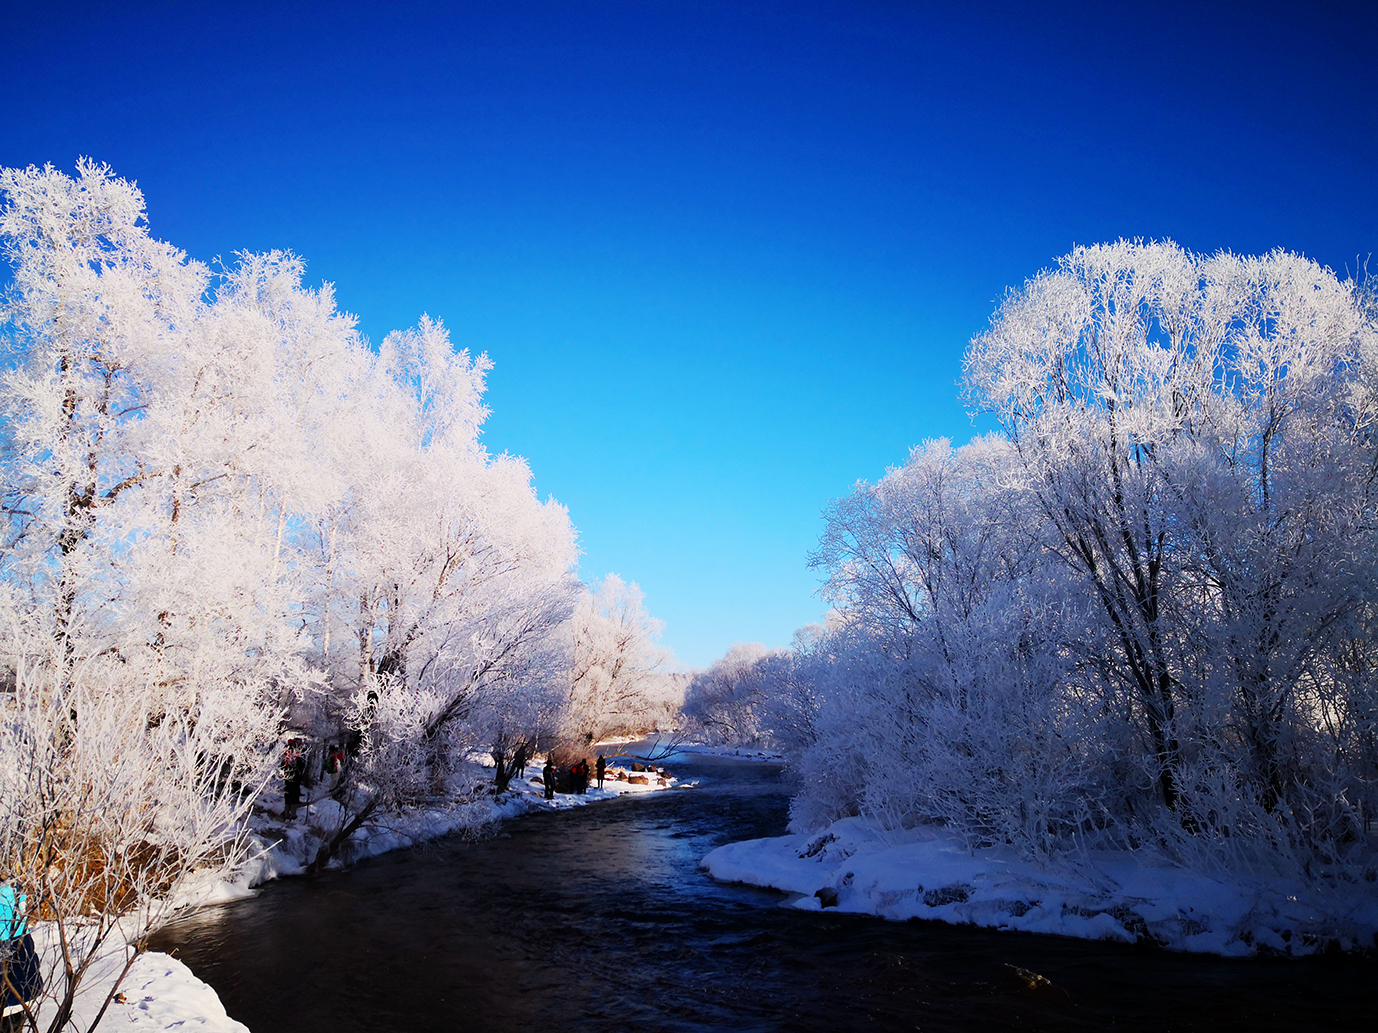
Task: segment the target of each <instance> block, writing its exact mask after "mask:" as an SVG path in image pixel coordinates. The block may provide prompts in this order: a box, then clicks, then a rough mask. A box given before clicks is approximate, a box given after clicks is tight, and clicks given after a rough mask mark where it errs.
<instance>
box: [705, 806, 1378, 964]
mask: <svg viewBox="0 0 1378 1033" xmlns="http://www.w3.org/2000/svg"><path fill="white" fill-rule="evenodd" d="M701 863H702V866H703V867H704V868H706V869H707V870H708V872H709V874H710V875H712V876H713V877H714V878H715V879H719V880H722V881H724V882H740V883H746V884H748V885H752V886H765V887H771V888H774V889H778V890H782V891H784V892H786V893H797V894H799V895H800V896H799V897H798V898H797V899H796V900H794V901H792V904H793V906H794V907H797V908H800V909H801V910H814V911H816V910H819V909H821V908H823V907H836V908H837V909H838V910H839V911H847V912H854V913H861V914H871V915H877V916H879V917H882V918H888V919H893V920H897V921H902V920H905V919H910V918H922V919H932V920H935V921H941V922H948V923H951V924H954V925H977V926H985V927H988V928H994V929H1011V930H1022V931H1025V932H1034V933H1050V934H1054V935H1059V936H1075V937H1079V938H1082V939H1093V940H1094V939H1103V940H1120V941H1125V942H1131V943H1133V942H1149V943H1155V944H1158V945H1161V946H1164V947H1168V948H1171V949H1174V950H1182V951H1196V952H1203V953H1210V954H1221V955H1226V956H1248V955H1254V954H1283V955H1305V954H1311V953H1316V952H1318V951H1323V950H1327V949H1331V948H1333V947H1338V948H1340V949H1342V950H1354V949H1373V948H1375V947H1378V884H1374V883H1369V882H1365V883H1362V884H1359V885H1356V886H1349V887H1344V888H1341V889H1325V890H1318V889H1317V888H1315V887H1314V886H1300V885H1294V884H1287V883H1283V882H1280V881H1275V882H1271V883H1266V882H1260V881H1247V880H1242V879H1241V880H1237V881H1231V882H1224V881H1219V880H1216V879H1211V878H1208V877H1206V876H1203V875H1199V874H1197V873H1194V872H1190V871H1187V870H1185V869H1183V868H1180V867H1176V866H1173V865H1170V864H1167V863H1162V864H1151V863H1147V862H1146V861H1145V860H1141V859H1139V858H1137V857H1130V856H1125V855H1092V856H1090V857H1087V858H1083V859H1081V860H1080V861H1078V862H1072V861H1068V862H1066V863H1065V864H1064V865H1063V866H1062V867H1059V868H1057V869H1054V870H1048V869H1044V868H1042V867H1040V866H1037V865H1035V864H1033V863H1031V862H1028V861H1024V860H1021V859H1020V858H1018V857H1016V856H1014V855H1013V854H1012V853H1008V852H1003V851H1000V850H996V849H986V850H976V851H969V850H967V848H966V847H965V846H963V845H962V844H960V843H958V842H955V841H954V840H952V839H950V838H947V837H944V836H943V835H941V834H940V833H938V832H936V831H929V830H908V831H905V832H901V833H882V832H880V831H878V830H876V829H874V828H872V827H869V826H868V825H867V824H866V823H865V822H864V821H862V820H861V819H859V818H847V819H844V820H842V821H839V822H837V823H835V824H834V825H832V826H831V827H830V828H829V829H827V830H825V831H824V832H821V833H816V834H813V835H794V836H781V837H778V838H774V839H755V840H747V841H745V842H740V843H729V844H728V845H726V846H723V847H719V848H718V849H717V850H714V851H713V852H712V853H710V854H708V855H707V856H706V857H705V858H704V859H703V861H702V862H701Z"/></svg>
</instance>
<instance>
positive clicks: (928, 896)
mask: <svg viewBox="0 0 1378 1033" xmlns="http://www.w3.org/2000/svg"><path fill="white" fill-rule="evenodd" d="M972 892H973V890H972V887H970V886H968V885H966V884H965V883H961V882H955V883H953V884H952V885H951V886H943V887H940V888H939V889H936V890H929V891H928V892H927V893H925V894H924V895H923V902H924V903H925V904H927V905H928V906H929V907H942V906H943V905H944V904H962V903H965V902H966V901H967V900H969V899H971V894H972Z"/></svg>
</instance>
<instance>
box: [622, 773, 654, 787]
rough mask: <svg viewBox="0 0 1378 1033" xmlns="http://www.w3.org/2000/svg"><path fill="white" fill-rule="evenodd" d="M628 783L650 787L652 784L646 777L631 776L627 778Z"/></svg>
mask: <svg viewBox="0 0 1378 1033" xmlns="http://www.w3.org/2000/svg"><path fill="white" fill-rule="evenodd" d="M627 782H628V784H629V785H634V786H648V785H650V784H651V780H650V779H649V778H647V777H646V776H645V775H631V776H629V777H628V778H627Z"/></svg>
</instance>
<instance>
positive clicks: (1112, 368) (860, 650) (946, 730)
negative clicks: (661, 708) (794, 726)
mask: <svg viewBox="0 0 1378 1033" xmlns="http://www.w3.org/2000/svg"><path fill="white" fill-rule="evenodd" d="M1375 354H1378V336H1375V321H1374V311H1373V308H1372V306H1371V305H1369V304H1367V303H1366V301H1365V296H1364V295H1363V293H1362V291H1358V290H1356V288H1355V285H1354V284H1352V283H1342V282H1340V281H1339V280H1338V279H1337V278H1336V277H1335V276H1334V275H1333V274H1332V273H1331V272H1330V271H1328V270H1326V269H1323V268H1321V267H1319V266H1317V265H1316V264H1315V263H1312V262H1309V261H1307V260H1306V259H1303V258H1301V257H1299V256H1296V255H1291V254H1287V253H1284V252H1275V253H1273V254H1270V255H1267V256H1263V257H1257V258H1247V257H1239V256H1234V255H1229V254H1220V255H1215V256H1199V255H1194V254H1191V253H1189V252H1186V251H1184V250H1182V249H1181V248H1178V247H1177V246H1175V245H1173V244H1168V243H1164V244H1157V243H1154V244H1142V243H1130V242H1123V241H1121V242H1119V243H1117V244H1112V245H1104V246H1100V247H1092V248H1079V249H1077V250H1076V251H1074V252H1073V253H1072V254H1071V255H1068V256H1067V257H1066V258H1064V259H1063V260H1061V262H1060V263H1059V264H1058V266H1057V267H1056V268H1054V269H1052V270H1049V271H1046V272H1044V273H1041V274H1039V276H1037V277H1035V278H1034V279H1032V280H1030V281H1029V282H1028V283H1027V284H1025V286H1024V287H1023V288H1022V289H1021V290H1019V291H1015V292H1012V293H1011V294H1010V296H1009V297H1008V298H1007V299H1006V300H1005V302H1004V303H1003V304H1002V306H1001V307H1000V309H999V311H998V312H997V313H996V315H995V317H994V318H993V320H992V325H991V329H990V330H989V331H987V332H986V333H985V334H982V335H981V336H979V337H978V338H976V339H975V340H974V341H973V343H972V347H971V350H970V351H969V353H968V356H967V360H966V366H965V381H966V387H967V391H968V398H969V399H970V400H971V401H972V402H973V403H974V404H975V405H976V406H977V407H979V408H981V409H983V410H985V411H988V412H990V413H991V414H993V415H994V416H995V418H996V419H997V421H998V424H999V426H1000V433H999V434H998V435H996V436H992V437H987V438H981V439H977V440H976V441H973V442H972V443H971V444H969V445H966V446H964V447H962V448H959V449H953V448H951V447H950V446H949V445H948V444H947V443H945V442H937V443H930V444H928V445H925V446H923V447H921V448H919V449H916V450H914V452H913V453H911V455H910V457H909V460H908V461H907V462H906V463H905V464H904V466H902V467H900V468H898V469H896V470H892V471H891V472H890V473H888V474H887V475H886V477H884V478H883V479H882V480H881V481H879V482H878V483H876V484H873V485H872V484H866V483H864V482H863V483H860V484H858V485H857V486H856V488H855V489H854V490H853V492H852V493H851V494H850V495H849V496H847V497H846V498H844V499H841V500H839V501H838V502H836V503H834V504H833V505H832V507H831V508H830V509H829V511H828V513H827V529H826V531H825V533H824V536H823V538H822V541H821V543H820V548H819V550H818V552H817V554H816V555H815V563H816V564H817V565H818V566H819V567H820V568H821V569H822V570H823V572H824V574H825V578H826V580H825V586H824V589H825V593H826V594H827V595H828V597H829V598H830V600H831V601H832V602H833V603H834V605H835V606H836V607H837V609H838V612H837V616H836V619H835V620H834V621H832V622H831V624H830V626H829V628H828V629H827V630H826V631H825V632H823V633H822V634H820V635H816V636H814V637H813V638H812V639H811V640H810V643H808V644H807V646H806V647H805V646H800V647H796V649H795V650H794V652H793V659H792V661H791V664H790V670H791V675H790V678H791V679H792V680H793V682H795V683H796V684H797V683H799V682H801V681H802V682H803V683H804V684H808V685H810V686H811V691H812V693H813V695H812V697H811V698H812V699H813V700H814V701H815V704H814V707H813V716H812V718H811V722H810V728H811V732H810V736H809V737H808V738H807V739H804V740H801V742H802V743H804V745H802V746H801V747H800V748H798V750H797V760H796V769H797V771H798V772H799V774H800V779H801V792H800V795H799V797H798V798H797V799H796V803H795V820H796V822H797V823H799V824H800V825H804V826H811V825H813V824H816V823H818V822H819V821H826V820H829V819H830V818H833V817H837V816H838V815H840V814H845V813H864V814H868V815H870V816H872V817H873V818H875V819H876V820H878V821H881V822H882V823H885V824H892V825H893V824H899V825H907V824H914V823H922V822H936V823H939V824H942V825H944V826H947V827H948V828H950V829H952V830H954V831H956V832H958V833H960V834H962V835H964V836H966V837H967V838H968V839H969V841H971V842H974V843H984V842H1006V843H1012V844H1016V845H1018V846H1019V847H1020V848H1021V849H1024V850H1026V851H1029V852H1031V853H1037V854H1046V853H1049V852H1051V851H1056V850H1060V849H1065V848H1067V847H1068V846H1070V845H1072V844H1075V843H1080V842H1086V841H1087V839H1088V837H1089V838H1090V840H1092V841H1098V842H1117V843H1120V844H1122V845H1133V844H1142V843H1145V842H1153V843H1157V844H1158V845H1159V846H1160V847H1162V848H1164V849H1168V850H1169V851H1170V852H1173V853H1174V854H1175V856H1177V857H1178V858H1179V859H1182V860H1184V861H1187V862H1188V863H1191V864H1194V865H1198V866H1205V867H1209V866H1212V865H1234V866H1238V865H1248V866H1254V867H1256V868H1277V867H1279V866H1281V867H1285V868H1287V869H1288V870H1289V871H1292V872H1305V871H1309V870H1313V868H1312V867H1311V866H1312V865H1313V864H1314V862H1315V861H1317V860H1320V861H1323V862H1325V863H1327V864H1340V865H1343V864H1348V863H1358V862H1357V861H1356V860H1355V859H1356V857H1357V856H1358V855H1357V854H1356V853H1355V851H1359V853H1362V852H1363V851H1362V844H1363V843H1364V842H1365V838H1364V826H1365V821H1366V817H1367V816H1368V815H1369V814H1371V813H1372V809H1373V807H1374V805H1375V802H1376V801H1375V799H1374V798H1373V794H1372V788H1371V787H1372V784H1373V783H1372V772H1373V771H1374V770H1378V769H1375V768H1374V761H1375V755H1374V752H1373V749H1372V745H1371V744H1372V742H1373V740H1372V738H1371V737H1369V738H1366V736H1371V732H1372V729H1373V728H1374V724H1373V715H1374V713H1375V709H1374V702H1373V701H1374V688H1373V686H1374V684H1375V682H1374V679H1373V671H1374V670H1375V667H1374V665H1373V662H1372V660H1373V657H1374V655H1375V654H1374V650H1373V643H1374V639H1373V635H1372V628H1373V627H1374V624H1373V620H1372V614H1373V612H1374V611H1373V599H1374V594H1375V589H1378V564H1375V559H1378V557H1375V554H1374V544H1375V543H1374V535H1373V532H1372V528H1373V527H1374V526H1375V525H1374V523H1373V521H1372V516H1373V513H1372V509H1373V502H1374V500H1373V493H1372V482H1371V477H1372V470H1373V468H1374V462H1375V456H1376V455H1378V449H1376V448H1375V445H1378V442H1376V441H1375V439H1374V436H1373V433H1372V427H1373V413H1374V397H1375V396H1374V390H1373V389H1374V386H1375V384H1378V378H1375V376H1374V371H1375V369H1378V367H1376V366H1375V365H1374V356H1375ZM762 684H767V685H769V684H770V683H769V682H768V681H766V682H763V683H762ZM790 691H792V692H795V693H796V694H797V692H798V690H797V688H795V689H791V690H790ZM767 694H768V693H767Z"/></svg>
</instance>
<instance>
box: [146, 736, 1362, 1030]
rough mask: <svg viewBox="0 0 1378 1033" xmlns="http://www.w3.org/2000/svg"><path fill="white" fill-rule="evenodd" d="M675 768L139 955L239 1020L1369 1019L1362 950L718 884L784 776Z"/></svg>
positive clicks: (406, 1026)
mask: <svg viewBox="0 0 1378 1033" xmlns="http://www.w3.org/2000/svg"><path fill="white" fill-rule="evenodd" d="M669 767H670V768H671V769H672V770H674V771H675V772H676V773H677V774H679V775H681V776H682V777H692V778H699V779H701V780H702V782H703V783H704V785H705V787H707V786H708V784H709V783H710V782H711V783H712V784H713V786H714V788H715V790H716V791H714V792H697V791H695V790H692V789H688V790H680V791H674V792H666V793H658V794H655V795H653V796H648V797H642V798H632V799H624V800H620V801H617V802H614V803H602V804H597V805H595V806H591V807H585V808H580V809H577V810H574V811H564V812H560V813H545V814H537V815H532V816H530V817H527V818H523V819H520V820H518V821H515V822H511V823H509V824H508V825H507V832H508V833H510V836H511V838H510V839H509V838H503V839H496V840H491V841H487V842H483V843H473V844H466V843H460V842H451V841H444V842H440V843H436V844H432V845H429V846H425V847H421V848H418V849H416V850H411V851H406V852H399V853H396V854H390V855H386V856H384V857H380V858H375V859H373V860H371V861H368V862H365V863H363V864H360V865H359V866H357V867H356V868H354V869H352V870H350V871H347V872H332V873H328V874H326V875H323V876H319V877H316V878H310V879H287V880H283V881H281V882H277V883H273V884H270V885H269V886H267V887H265V888H264V889H263V891H262V892H261V893H260V894H259V895H258V896H257V897H256V898H254V899H252V900H247V901H241V902H239V903H236V904H231V905H227V906H225V907H221V908H215V909H211V910H209V911H207V912H204V913H202V914H200V915H198V916H195V917H193V918H191V919H188V920H186V921H183V922H181V923H178V924H177V925H176V926H174V927H173V928H171V929H170V930H168V931H167V932H166V933H165V934H164V935H163V936H162V937H160V939H159V941H158V942H157V943H156V944H155V947H156V948H157V949H159V950H172V949H175V950H176V952H177V954H178V956H179V957H180V958H182V960H184V961H185V962H186V963H187V964H188V965H189V966H190V967H191V968H192V970H193V971H195V972H196V973H197V974H198V975H199V976H201V978H203V979H205V980H206V981H207V982H209V983H210V984H211V985H212V986H214V987H215V989H216V990H217V991H218V992H219V994H220V997H221V999H222V1000H223V1001H224V1003H225V1007H226V1009H227V1010H228V1011H229V1013H230V1014H231V1015H232V1016H234V1017H235V1018H237V1019H239V1020H240V1021H242V1022H244V1023H246V1024H247V1025H248V1026H249V1028H250V1029H251V1030H253V1031H254V1033H275V1031H288V1030H291V1031H301V1033H314V1031H320V1033H327V1031H328V1033H352V1031H356V1030H360V1031H361V1030H369V1031H398V1033H401V1031H408V1033H424V1031H447V1033H448V1031H452V1030H456V1029H468V1028H474V1029H480V1030H484V1031H485V1033H488V1031H503V1030H516V1029H519V1028H522V1029H531V1028H536V1029H542V1030H551V1031H556V1033H563V1031H567V1030H590V1031H592V1030H609V1029H613V1028H621V1029H640V1030H709V1029H734V1030H801V1031H805V1030H807V1031H820V1033H823V1031H826V1033H839V1031H843V1030H853V1029H855V1030H861V1029H866V1030H912V1029H923V1030H969V1029H1086V1030H1092V1029H1102V1028H1106V1027H1112V1026H1113V1027H1114V1028H1117V1029H1136V1030H1139V1029H1142V1030H1165V1029H1172V1030H1198V1029H1199V1030H1218V1029H1245V1028H1248V1029H1251V1030H1254V1029H1278V1030H1283V1029H1286V1030H1298V1029H1311V1028H1316V1029H1321V1028H1325V1029H1373V1028H1378V1026H1375V1024H1374V1023H1375V1019H1378V1006H1375V1004H1374V999H1373V998H1374V988H1375V987H1378V980H1376V979H1375V976H1378V964H1375V963H1374V962H1373V961H1372V960H1366V959H1356V958H1336V959H1311V960H1307V961H1302V962H1289V961H1280V960H1278V961H1252V962H1241V961H1226V960H1219V959H1212V958H1201V957H1191V956H1182V955H1174V954H1169V953H1166V952H1163V951H1157V950H1150V949H1145V948H1134V947H1125V946H1123V945H1117V944H1101V943H1085V942H1081V941H1072V940H1061V939H1058V938H1052V937H1037V936H1030V935H1023V934H1008V933H992V932H987V931H982V930H972V929H962V928H953V927H950V926H945V925H940V924H936V923H920V922H909V923H889V922H882V921H879V920H876V919H870V918H863V917H859V916H851V915H839V914H836V913H829V912H823V913H810V912H798V911H794V910H792V909H787V908H782V907H779V906H778V905H779V903H780V901H781V900H782V899H783V898H782V897H781V896H780V895H779V894H776V893H773V892H769V891H764V890H756V889H751V888H747V887H740V886H722V885H719V884H717V883H714V882H713V881H711V880H710V879H708V878H707V877H706V876H705V875H704V874H703V873H702V872H701V871H699V869H698V867H697V865H698V860H699V858H700V857H702V856H703V855H704V854H705V853H707V852H708V851H709V850H711V849H712V848H713V847H715V846H719V845H721V844H722V843H726V842H730V841H733V840H737V839H745V838H751V837H755V836H766V835H778V834H780V833H781V832H783V830H784V825H785V821H786V809H787V797H786V793H785V790H784V788H783V787H782V786H781V784H780V769H779V768H778V767H776V766H774V765H765V764H749V763H743V762H739V761H729V760H718V759H714V758H703V757H687V758H682V759H680V760H678V761H677V762H675V763H671V764H670V765H669ZM1020 970H1023V971H1022V972H1021V971H1020ZM1028 973H1039V974H1041V975H1042V976H1043V977H1045V979H1046V980H1047V982H1039V981H1037V980H1033V979H1031V978H1030V977H1029V975H1028Z"/></svg>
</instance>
